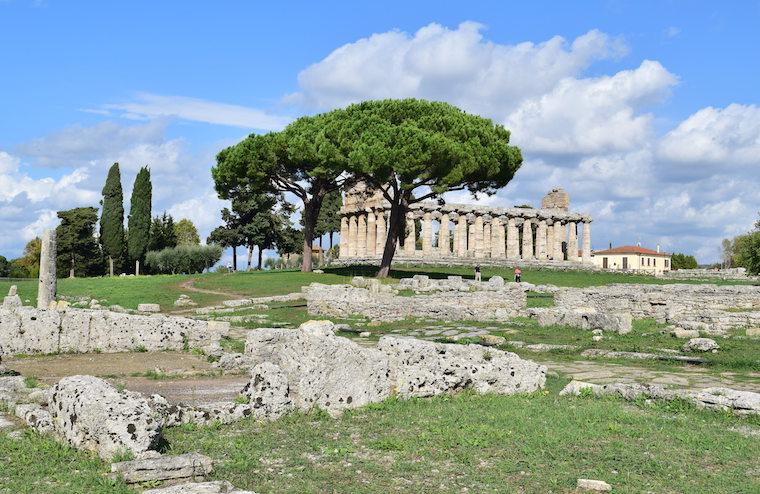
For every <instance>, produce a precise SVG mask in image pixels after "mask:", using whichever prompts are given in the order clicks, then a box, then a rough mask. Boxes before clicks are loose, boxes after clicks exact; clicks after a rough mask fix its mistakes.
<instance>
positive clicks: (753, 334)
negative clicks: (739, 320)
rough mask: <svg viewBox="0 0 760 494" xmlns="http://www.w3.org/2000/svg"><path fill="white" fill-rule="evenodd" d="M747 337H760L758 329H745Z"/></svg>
mask: <svg viewBox="0 0 760 494" xmlns="http://www.w3.org/2000/svg"><path fill="white" fill-rule="evenodd" d="M747 336H749V337H760V328H747Z"/></svg>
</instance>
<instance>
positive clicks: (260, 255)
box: [258, 245, 264, 271]
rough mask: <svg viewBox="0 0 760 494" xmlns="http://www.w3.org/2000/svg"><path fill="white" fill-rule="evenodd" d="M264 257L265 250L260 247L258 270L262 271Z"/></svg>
mask: <svg viewBox="0 0 760 494" xmlns="http://www.w3.org/2000/svg"><path fill="white" fill-rule="evenodd" d="M262 257H264V249H262V248H261V246H260V245H259V267H258V270H259V271H261V258H262Z"/></svg>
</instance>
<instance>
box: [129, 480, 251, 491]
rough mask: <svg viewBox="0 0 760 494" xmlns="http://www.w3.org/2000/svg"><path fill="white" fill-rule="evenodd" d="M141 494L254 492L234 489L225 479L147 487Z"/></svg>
mask: <svg viewBox="0 0 760 494" xmlns="http://www.w3.org/2000/svg"><path fill="white" fill-rule="evenodd" d="M143 494H256V493H255V492H253V491H241V490H238V489H235V487H233V485H232V484H230V483H229V482H227V481H224V480H222V481H216V482H198V483H187V484H179V485H173V486H171V487H161V488H159V489H148V490H147V491H143Z"/></svg>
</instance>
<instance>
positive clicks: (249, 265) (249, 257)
mask: <svg viewBox="0 0 760 494" xmlns="http://www.w3.org/2000/svg"><path fill="white" fill-rule="evenodd" d="M252 259H253V245H249V246H248V267H247V269H246V271H250V270H251V260H252Z"/></svg>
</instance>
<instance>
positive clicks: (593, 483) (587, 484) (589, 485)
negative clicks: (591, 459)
mask: <svg viewBox="0 0 760 494" xmlns="http://www.w3.org/2000/svg"><path fill="white" fill-rule="evenodd" d="M577 485H578V489H582V490H586V491H597V492H609V491H611V490H612V486H611V485H610V484H608V483H607V482H605V481H603V480H592V479H578V483H577Z"/></svg>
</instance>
